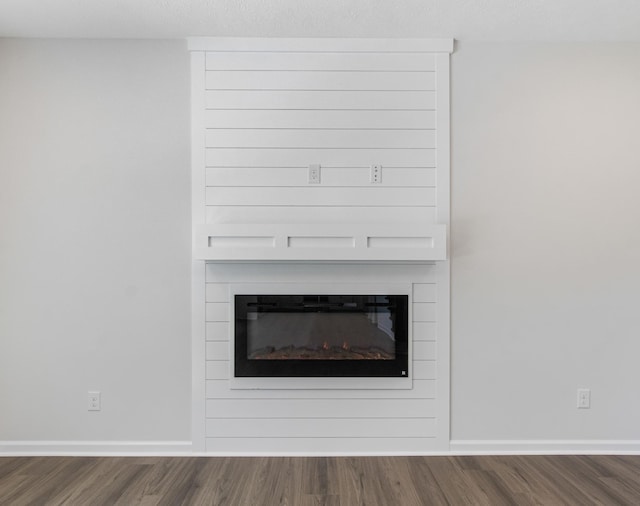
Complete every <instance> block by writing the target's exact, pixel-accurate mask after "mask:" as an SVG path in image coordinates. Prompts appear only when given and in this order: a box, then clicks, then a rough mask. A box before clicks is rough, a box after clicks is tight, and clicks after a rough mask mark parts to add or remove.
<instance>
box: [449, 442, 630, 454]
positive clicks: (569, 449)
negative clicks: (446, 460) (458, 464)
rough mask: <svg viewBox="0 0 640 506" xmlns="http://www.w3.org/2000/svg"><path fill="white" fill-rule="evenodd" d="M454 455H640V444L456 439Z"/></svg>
mask: <svg viewBox="0 0 640 506" xmlns="http://www.w3.org/2000/svg"><path fill="white" fill-rule="evenodd" d="M450 453H451V454H452V455H612V454H615V455H640V440H633V439H630V440H614V439H584V440H581V439H524V440H516V439H513V440H512V439H504V440H471V439H452V440H451V442H450Z"/></svg>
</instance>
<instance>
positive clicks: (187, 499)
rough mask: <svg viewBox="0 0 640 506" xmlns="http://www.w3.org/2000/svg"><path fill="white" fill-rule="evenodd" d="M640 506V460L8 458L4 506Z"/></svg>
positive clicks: (0, 479)
mask: <svg viewBox="0 0 640 506" xmlns="http://www.w3.org/2000/svg"><path fill="white" fill-rule="evenodd" d="M61 504H64V505H81V506H84V505H90V506H99V505H115V504H118V505H126V506H130V505H141V506H151V505H171V506H174V505H225V506H227V505H229V506H235V505H247V506H259V505H265V506H273V505H295V506H306V505H327V506H335V505H341V506H345V505H346V506H351V505H371V506H375V505H380V506H396V505H402V506H413V505H454V506H457V505H491V506H499V505H517V506H522V505H545V506H546V505H553V506H555V505H565V504H570V505H581V506H584V505H591V504H601V505H640V456H504V457H491V456H482V457H475V456H472V457H318V458H302V457H234V458H221V457H3V458H0V505H3V506H4V505H11V506H22V505H61Z"/></svg>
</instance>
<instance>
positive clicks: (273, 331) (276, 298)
mask: <svg viewBox="0 0 640 506" xmlns="http://www.w3.org/2000/svg"><path fill="white" fill-rule="evenodd" d="M234 308H235V309H234V312H235V315H234V319H235V341H234V355H235V356H234V376H235V377H405V378H406V377H408V372H409V354H408V347H409V344H408V341H409V339H408V337H409V332H408V325H409V317H408V296H407V295H235V300H234Z"/></svg>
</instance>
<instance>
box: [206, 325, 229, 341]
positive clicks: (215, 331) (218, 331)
mask: <svg viewBox="0 0 640 506" xmlns="http://www.w3.org/2000/svg"><path fill="white" fill-rule="evenodd" d="M229 332H230V325H229V322H207V323H206V327H205V336H206V339H207V341H227V342H228V341H229V338H230V334H229Z"/></svg>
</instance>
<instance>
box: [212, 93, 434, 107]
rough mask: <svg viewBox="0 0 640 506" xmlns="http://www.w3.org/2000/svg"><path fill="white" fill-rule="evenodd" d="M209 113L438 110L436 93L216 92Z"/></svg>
mask: <svg viewBox="0 0 640 506" xmlns="http://www.w3.org/2000/svg"><path fill="white" fill-rule="evenodd" d="M205 103H206V107H207V109H303V110H317V109H327V110H331V109H340V110H347V111H351V110H360V109H370V110H389V109H391V110H414V111H415V110H427V111H431V110H435V107H436V93H435V92H434V91H360V90H358V91H356V90H353V91H300V90H298V91H296V90H292V91H278V90H243V91H241V90H216V91H208V92H206V93H205Z"/></svg>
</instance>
